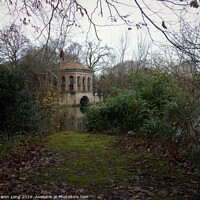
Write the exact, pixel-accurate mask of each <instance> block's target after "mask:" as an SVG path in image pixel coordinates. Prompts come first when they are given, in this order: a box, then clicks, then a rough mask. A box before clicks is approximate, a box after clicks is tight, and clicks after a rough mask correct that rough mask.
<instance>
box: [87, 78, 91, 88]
mask: <svg viewBox="0 0 200 200" xmlns="http://www.w3.org/2000/svg"><path fill="white" fill-rule="evenodd" d="M87 87H88V91H90V90H91V79H90V77H88V78H87Z"/></svg>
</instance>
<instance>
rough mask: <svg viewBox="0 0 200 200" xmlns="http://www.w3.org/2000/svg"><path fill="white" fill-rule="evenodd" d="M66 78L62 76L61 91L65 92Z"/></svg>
mask: <svg viewBox="0 0 200 200" xmlns="http://www.w3.org/2000/svg"><path fill="white" fill-rule="evenodd" d="M65 84H66V83H65V76H62V78H61V91H62V92H63V91H65Z"/></svg>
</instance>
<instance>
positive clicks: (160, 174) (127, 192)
mask: <svg viewBox="0 0 200 200" xmlns="http://www.w3.org/2000/svg"><path fill="white" fill-rule="evenodd" d="M105 137H106V136H105ZM42 138H43V140H44V141H45V140H46V136H45V137H44V136H42ZM47 138H48V137H47ZM91 138H92V135H91ZM166 142H167V141H159V140H149V139H144V138H133V139H132V138H131V139H130V138H127V137H120V138H119V139H117V140H115V141H114V142H111V143H110V144H109V145H105V146H104V151H107V153H108V154H109V150H110V149H113V148H115V149H119V150H120V151H121V152H122V154H123V155H124V156H125V157H127V158H129V160H130V159H132V164H126V163H125V164H124V167H123V168H124V169H125V170H127V171H129V172H130V173H132V177H130V179H127V178H124V177H121V179H124V180H123V181H125V182H126V181H127V182H128V184H125V185H123V184H119V183H117V182H116V181H115V175H112V177H110V178H109V180H108V182H109V186H108V188H107V190H106V191H105V190H102V191H101V188H100V187H99V186H98V185H97V184H95V182H94V183H91V184H93V187H96V188H98V187H99V190H100V191H98V192H96V191H93V190H91V188H88V187H86V188H82V187H81V188H80V187H78V186H76V185H69V183H68V182H67V181H63V180H62V179H61V180H60V182H59V181H56V182H55V181H52V182H49V181H48V183H47V184H45V183H43V184H41V183H40V182H38V181H37V179H34V178H33V177H34V176H35V175H36V174H37V175H38V176H41V174H40V171H38V169H40V168H44V169H46V168H48V167H56V168H57V170H63V169H61V168H62V167H61V166H60V163H62V162H63V159H64V157H63V156H62V155H60V154H57V153H55V152H53V151H51V150H49V149H48V148H47V147H45V146H44V144H43V142H41V144H40V143H38V142H36V141H34V140H29V139H27V140H22V141H21V142H20V144H19V148H17V149H16V151H14V152H12V153H10V154H9V155H8V156H7V157H0V194H1V195H22V194H32V195H34V194H40V195H55V194H63V195H79V196H80V195H89V196H88V199H100V200H103V199H105V200H107V199H110V200H112V199H119V200H120V199H122V200H124V199H130V200H131V199H174V198H175V199H198V197H199V196H200V181H199V176H198V175H197V171H196V169H195V167H194V165H193V163H192V161H191V160H190V159H187V158H185V157H183V156H181V154H180V152H179V150H178V148H176V147H174V146H173V145H172V144H171V143H170V142H167V143H166ZM133 151H134V152H135V153H134V155H136V154H137V152H138V157H137V156H136V157H135V158H133V157H132V154H130V152H133ZM151 154H152V155H153V154H154V155H156V156H155V157H151ZM87 158H89V155H85V158H84V159H87ZM95 159H97V160H98V159H100V157H99V156H96V158H95ZM156 159H157V160H156ZM162 159H164V160H165V161H167V165H166V163H165V162H163V163H162V162H160V160H162ZM156 161H157V162H156ZM129 163H130V162H129ZM157 163H158V164H157ZM64 170H66V171H68V172H69V171H70V170H71V169H70V168H67V166H66V169H64ZM110 171H112V168H110ZM82 175H84V171H80V172H79V175H78V176H80V177H81V176H82ZM43 176H44V177H46V178H47V180H48V177H49V176H54V174H51V173H49V172H48V170H47V173H45V174H43ZM58 180H59V178H58Z"/></svg>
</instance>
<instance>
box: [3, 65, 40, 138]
mask: <svg viewBox="0 0 200 200" xmlns="http://www.w3.org/2000/svg"><path fill="white" fill-rule="evenodd" d="M0 107H1V112H0V122H1V123H0V135H1V136H5V135H7V136H8V137H9V138H10V137H12V136H13V135H14V134H24V133H29V132H33V131H35V130H36V129H37V125H38V123H37V122H38V116H37V111H38V108H37V103H36V99H35V97H34V95H33V94H31V92H30V91H29V90H28V88H27V78H26V76H25V75H24V74H23V73H22V72H20V71H18V70H14V69H12V70H11V69H9V68H7V67H5V66H0Z"/></svg>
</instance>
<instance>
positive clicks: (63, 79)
mask: <svg viewBox="0 0 200 200" xmlns="http://www.w3.org/2000/svg"><path fill="white" fill-rule="evenodd" d="M61 84H62V85H65V77H64V76H62V83H61Z"/></svg>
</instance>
